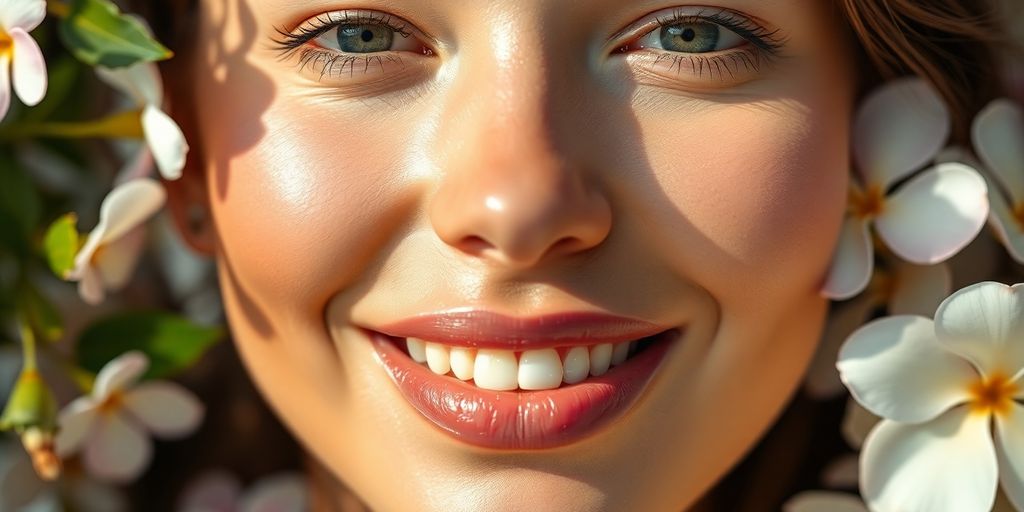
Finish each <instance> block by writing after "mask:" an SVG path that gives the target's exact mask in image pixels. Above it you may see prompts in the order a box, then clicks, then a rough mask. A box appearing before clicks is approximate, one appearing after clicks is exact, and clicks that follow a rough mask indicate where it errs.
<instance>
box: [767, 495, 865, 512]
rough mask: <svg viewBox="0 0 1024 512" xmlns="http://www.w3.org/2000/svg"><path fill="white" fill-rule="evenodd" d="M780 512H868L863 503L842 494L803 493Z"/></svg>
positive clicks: (851, 496) (793, 498)
mask: <svg viewBox="0 0 1024 512" xmlns="http://www.w3.org/2000/svg"><path fill="white" fill-rule="evenodd" d="M782 512H868V508H867V507H865V506H864V502H862V501H861V500H860V499H858V498H857V497H856V496H853V495H850V494H846V493H842V492H828V491H804V492H802V493H800V494H797V495H796V496H794V497H792V498H790V499H789V501H787V502H786V503H785V504H784V505H783V506H782Z"/></svg>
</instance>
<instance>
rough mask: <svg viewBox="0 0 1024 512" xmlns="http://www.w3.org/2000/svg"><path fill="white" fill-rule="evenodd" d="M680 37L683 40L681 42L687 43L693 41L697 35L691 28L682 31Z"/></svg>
mask: <svg viewBox="0 0 1024 512" xmlns="http://www.w3.org/2000/svg"><path fill="white" fill-rule="evenodd" d="M680 37H682V38H683V41H686V42H687V43H689V42H691V41H693V38H695V37H697V33H696V32H694V31H693V29H692V28H687V29H686V30H684V31H683V33H682V35H681V36H680Z"/></svg>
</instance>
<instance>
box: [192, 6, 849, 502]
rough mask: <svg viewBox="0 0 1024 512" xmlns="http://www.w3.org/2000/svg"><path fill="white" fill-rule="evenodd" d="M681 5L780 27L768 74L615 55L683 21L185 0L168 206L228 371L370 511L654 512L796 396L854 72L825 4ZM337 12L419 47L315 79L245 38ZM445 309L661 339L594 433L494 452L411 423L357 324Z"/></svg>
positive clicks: (701, 482)
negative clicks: (215, 314)
mask: <svg viewBox="0 0 1024 512" xmlns="http://www.w3.org/2000/svg"><path fill="white" fill-rule="evenodd" d="M707 4H709V5H710V6H711V7H714V8H715V9H704V10H701V9H690V11H702V12H703V11H714V12H717V11H720V10H721V9H719V8H728V9H731V10H734V11H735V12H736V13H739V14H740V15H741V16H744V17H748V18H749V19H751V20H754V21H755V22H756V23H757V24H758V25H760V26H763V27H764V28H765V29H766V30H765V32H770V31H773V30H776V29H777V30H779V32H778V33H777V35H778V36H780V37H781V36H784V38H785V41H784V44H783V48H782V49H781V53H782V54H783V55H785V57H783V58H778V59H772V60H760V61H758V62H756V64H758V68H757V69H756V70H755V69H754V68H753V67H752V66H747V65H741V64H742V62H740V64H739V65H735V66H734V67H735V69H726V70H723V69H722V67H721V62H719V63H718V66H717V68H716V69H717V71H711V69H712V67H714V66H715V64H714V63H713V62H711V61H708V65H707V66H701V64H702V63H704V61H703V60H699V59H698V60H692V61H691V60H689V59H684V60H678V61H677V60H673V59H672V58H671V57H669V58H664V59H663V60H661V61H658V62H657V63H655V62H656V58H655V57H653V56H652V55H653V54H651V53H645V52H651V51H652V50H642V49H637V48H636V47H635V46H634V47H630V46H629V45H630V43H635V42H637V41H639V40H640V39H641V38H644V36H645V35H647V34H648V33H649V31H650V30H657V29H658V27H657V26H653V25H650V22H651V20H652V19H655V18H656V16H659V15H660V16H664V15H666V13H668V12H671V10H672V8H674V7H679V6H682V5H686V4H682V3H680V4H673V3H670V2H655V1H638V2H616V1H612V0H586V1H574V2H570V1H560V0H558V1H549V0H528V1H523V0H493V1H487V2H465V1H462V0H435V1H431V2H420V1H415V2H414V1H389V2H384V1H377V0H364V1H360V2H345V1H343V0H333V1H327V0H320V1H315V2H310V1H298V0H217V1H213V0H210V1H205V2H202V6H201V15H200V22H199V27H198V31H197V34H196V40H195V47H194V52H193V53H192V54H191V55H189V56H188V57H186V58H187V59H189V62H190V65H191V66H192V69H191V70H190V73H189V74H187V75H185V76H188V81H187V83H183V84H178V85H177V86H176V88H175V90H176V94H177V96H176V97H175V105H177V106H178V107H179V109H178V115H179V117H180V118H181V119H185V120H186V122H184V125H185V126H186V129H187V130H188V135H189V142H190V143H191V144H192V146H193V154H192V156H193V157H194V158H192V159H191V160H190V166H191V168H190V169H187V170H186V178H185V180H186V181H185V182H184V183H183V184H182V185H178V187H177V189H176V192H175V194H174V196H175V197H176V204H177V205H178V206H177V208H178V209H179V211H184V210H185V206H184V204H185V203H187V202H188V201H190V200H193V201H194V200H196V198H197V197H201V198H202V200H201V201H202V202H205V203H208V206H209V208H210V210H211V215H212V219H213V221H212V225H211V226H210V230H209V235H208V236H209V239H210V245H211V248H212V250H213V251H214V252H215V254H216V257H217V259H218V262H219V265H220V269H221V274H220V276H221V284H222V287H223V290H224V297H225V301H226V306H227V310H228V313H229V317H230V322H231V327H232V331H233V334H234V337H235V342H236V343H237V345H238V347H239V350H240V352H241V354H242V356H243V358H244V360H245V362H246V364H247V365H248V367H249V370H250V372H251V373H252V375H253V378H254V379H255V381H256V382H257V384H258V385H259V386H260V388H261V389H262V391H263V393H264V394H265V396H266V397H267V399H268V400H269V402H270V403H271V404H272V406H273V407H274V408H275V409H276V410H277V412H278V413H279V414H280V416H281V417H282V418H283V420H284V421H285V422H286V423H287V424H288V425H289V427H290V428H291V429H292V430H293V431H294V432H295V434H296V435H297V436H298V438H299V439H300V440H301V441H302V442H303V443H304V444H305V445H306V447H307V448H308V449H309V451H310V452H311V453H312V454H313V455H315V456H316V457H317V458H318V459H319V460H320V461H321V462H322V463H323V464H324V465H325V466H327V468H328V469H329V470H330V471H331V472H333V473H334V474H335V475H336V476H337V477H339V478H340V479H342V480H343V481H344V482H345V484H346V485H347V486H348V487H349V488H351V490H352V491H354V492H355V493H356V494H357V495H358V497H359V498H360V499H361V500H362V501H364V502H365V503H366V504H368V505H369V506H370V507H371V508H372V509H375V510H444V511H451V510H512V509H515V510H544V509H547V510H680V509H681V508H686V507H689V506H691V505H692V504H693V503H695V502H696V500H697V499H698V498H699V497H700V496H701V494H703V493H704V492H705V491H707V490H708V489H709V488H710V487H711V486H712V485H713V484H714V483H715V482H716V481H717V480H718V479H719V478H720V477H721V476H722V475H723V474H724V473H725V472H726V471H727V470H728V468H729V467H730V466H731V465H732V464H734V463H735V462H736V461H737V460H738V459H739V457H740V456H741V455H742V454H743V453H744V452H745V451H746V450H747V449H748V448H750V446H751V445H752V444H753V443H754V442H755V441H756V439H757V437H758V436H759V435H760V434H761V433H762V432H763V431H764V429H765V428H766V427H767V426H768V425H769V424H770V423H771V422H772V420H773V418H774V416H775V415H776V414H777V413H778V411H779V410H780V408H781V407H782V405H783V404H784V402H785V400H786V399H787V398H788V396H789V395H790V393H791V392H792V390H793V389H794V387H795V386H796V383H797V382H798V380H799V378H800V376H801V374H802V372H803V370H804V368H805V366H806V363H807V360H808V358H809V356H810V354H811V352H812V351H813V347H814V342H815V340H816V337H817V333H818V330H819V328H820V323H821V321H822V319H823V315H824V311H825V301H824V300H823V299H821V298H820V297H819V294H818V290H819V287H820V285H821V282H822V278H823V276H824V273H825V270H826V268H827V266H828V262H829V259H830V254H831V251H832V247H833V244H834V242H835V239H836V237H837V234H838V229H839V226H840V221H841V218H842V213H843V209H844V206H845V199H846V183H847V172H848V164H847V161H848V148H847V138H848V130H847V126H848V124H849V120H850V111H851V109H852V104H853V86H852V83H853V79H852V70H851V68H852V59H851V58H850V57H849V54H848V53H847V48H846V47H845V41H844V40H842V37H841V34H843V32H842V31H841V30H840V29H839V28H838V24H839V21H838V20H836V19H834V18H833V16H835V14H834V13H833V10H834V9H833V8H832V6H831V4H830V3H829V2H821V1H819V0H773V1H764V0H756V1H754V0H746V1H739V0H728V1H727V0H714V1H708V2H707ZM354 8H358V9H363V10H368V9H372V10H374V11H376V12H379V13H385V14H391V15H392V16H397V17H399V18H401V20H402V21H403V22H404V23H406V24H407V25H408V27H409V28H410V29H411V30H412V31H413V33H414V36H416V37H420V36H425V37H424V38H423V39H421V42H422V43H423V44H424V45H426V46H428V47H429V48H430V49H431V50H432V52H433V53H432V54H431V55H422V54H415V53H411V52H409V53H404V54H400V55H401V57H402V58H401V62H399V61H398V60H397V59H381V60H380V61H363V60H360V61H358V63H356V64H351V65H349V67H346V68H344V69H343V70H342V71H343V72H342V73H340V74H338V73H330V72H328V73H323V74H321V71H322V70H321V69H320V68H321V67H322V66H319V67H318V66H317V63H316V62H312V63H308V65H307V66H305V67H304V68H302V69H301V70H300V66H299V58H300V56H299V55H298V54H296V53H293V54H291V55H290V56H289V57H287V58H283V59H282V58H281V52H280V51H279V50H278V49H276V48H275V45H274V43H273V42H272V41H273V40H274V39H280V35H279V34H278V33H277V31H276V30H275V29H282V30H285V31H294V30H295V29H296V28H297V27H300V26H302V25H303V24H304V23H306V22H307V20H310V19H312V18H315V17H316V16H317V15H318V14H323V13H328V12H334V11H343V10H346V9H354ZM659 13H660V14H659ZM378 16H379V14H378ZM616 34H619V35H618V36H617V35H616ZM673 37H683V36H679V35H678V34H676V35H675V36H673ZM701 37H705V35H702V36H701ZM395 39H396V40H397V39H402V38H401V37H399V36H396V38H395ZM655 39H657V38H651V37H647V38H646V39H644V40H645V41H648V40H655ZM663 39H665V38H663ZM668 39H670V38H668ZM404 41H408V39H405V40H404ZM721 41H725V43H729V42H730V41H729V38H723V39H721V40H720V43H719V44H722V43H721ZM403 44H404V43H403ZM413 46H414V47H415V46H417V45H413ZM624 46H625V47H627V50H626V51H625V52H623V53H619V52H618V51H617V50H616V49H617V48H620V47H624ZM663 51H664V50H663ZM727 60H729V61H731V62H733V63H734V64H736V62H737V61H735V60H732V59H727ZM698 66H701V67H700V68H699V69H698ZM336 71H337V70H336ZM188 95H192V96H191V98H189V96H188ZM186 102H188V103H186ZM190 180H191V181H190ZM197 191H198V192H197ZM458 307H472V308H478V309H484V310H488V311H492V312H496V313H501V314H505V315H511V316H522V317H530V316H538V315H543V314H552V313H558V312H563V311H598V312H607V313H610V314H615V315H622V316H629V317H633V318H638V319H642V320H645V321H648V322H652V323H655V324H658V325H665V326H685V328H686V334H685V336H684V337H683V338H682V339H681V340H679V342H678V343H676V344H675V345H673V346H672V347H671V349H670V351H669V352H668V353H667V355H666V359H665V360H664V362H663V364H662V366H661V368H660V369H659V370H658V372H657V374H656V375H655V376H654V378H653V380H652V382H651V383H650V385H649V386H648V388H647V389H646V390H645V391H644V393H643V396H641V397H640V399H639V401H638V402H637V403H636V405H635V406H634V407H632V408H631V409H630V410H629V411H628V412H627V413H626V414H625V415H624V416H623V417H621V418H619V419H618V420H617V421H614V422H613V423H611V424H610V425H608V426H606V427H605V428H603V429H602V430H600V431H598V432H596V433H595V434H594V435H591V436H588V437H586V438H585V439H583V440H582V441H579V442H577V443H573V444H570V445H567V446H563V447H560V448H555V449H548V450H533V451H514V452H513V451H492V450H485V449H481V448H476V447H473V446H470V445H467V444H465V443H462V442H460V441H458V440H456V439H453V438H452V437H450V436H448V435H446V434H444V433H443V432H441V431H439V430H438V429H437V428H435V427H434V426H433V425H431V424H430V423H428V422H427V421H425V420H424V419H423V418H422V417H421V416H420V415H419V414H418V413H416V411H415V410H414V409H413V408H412V407H411V406H410V405H409V404H408V403H407V402H406V401H405V400H404V399H403V398H402V397H401V395H400V394H399V393H398V391H397V390H396V387H395V386H394V384H393V383H392V382H391V381H390V380H389V378H388V376H387V375H386V373H385V372H384V371H383V370H382V368H381V366H380V365H379V364H378V363H377V361H376V359H375V356H374V352H373V349H372V348H371V345H370V343H369V342H368V340H367V339H366V337H365V336H363V334H362V333H361V332H360V331H359V330H358V329H357V327H370V328H372V327H373V326H379V325H383V324H386V323H391V322H396V321H399V320H401V319H403V318H407V317H410V316H413V315H417V314H422V313H430V312H437V311H442V310H446V309H449V308H458ZM627 475H628V478H625V477H624V476H627Z"/></svg>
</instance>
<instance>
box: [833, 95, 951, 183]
mask: <svg viewBox="0 0 1024 512" xmlns="http://www.w3.org/2000/svg"><path fill="white" fill-rule="evenodd" d="M951 126H952V124H951V120H950V116H949V110H948V109H947V108H946V105H945V103H944V102H943V101H942V98H941V97H939V95H938V94H937V93H936V92H935V90H934V89H933V88H932V87H931V86H930V85H929V84H928V83H927V82H925V81H924V80H921V79H917V78H910V79H901V80H895V81H892V82H888V83H886V84H885V85H883V86H882V87H880V88H879V89H878V90H876V91H874V92H873V93H872V94H871V95H870V96H869V97H868V98H867V99H866V100H864V102H863V103H862V104H861V106H860V108H859V110H858V112H857V117H856V120H855V121H854V128H853V151H854V157H855V159H856V162H857V167H858V169H859V170H860V172H861V175H862V176H863V177H864V178H865V182H866V183H868V184H877V185H881V186H882V187H883V188H888V186H889V185H891V184H892V183H894V182H896V181H898V180H899V179H900V178H902V177H905V176H907V175H908V174H909V173H910V172H912V171H914V170H917V169H919V168H921V167H922V166H924V164H925V163H927V162H929V161H931V159H932V157H934V156H935V154H936V153H938V152H939V150H940V149H942V147H943V145H944V144H945V143H946V139H947V138H948V137H949V133H950V128H951Z"/></svg>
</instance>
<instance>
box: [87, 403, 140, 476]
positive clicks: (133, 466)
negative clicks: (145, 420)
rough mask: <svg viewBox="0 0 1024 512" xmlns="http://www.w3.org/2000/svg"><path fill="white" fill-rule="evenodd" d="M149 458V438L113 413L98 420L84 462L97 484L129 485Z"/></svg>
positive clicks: (136, 427) (120, 416)
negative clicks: (105, 482) (100, 482)
mask: <svg viewBox="0 0 1024 512" xmlns="http://www.w3.org/2000/svg"><path fill="white" fill-rule="evenodd" d="M152 456H153V444H152V441H150V439H149V437H147V436H146V434H145V433H143V432H142V430H141V429H140V428H139V427H138V426H136V425H133V424H131V423H129V422H128V421H127V420H126V419H125V418H124V417H123V416H122V415H120V414H117V413H113V414H104V415H102V416H100V417H98V418H97V422H96V426H95V428H94V430H93V435H92V436H90V438H89V441H88V444H87V446H86V448H85V459H84V462H85V467H86V469H88V470H89V473H90V474H91V475H93V476H95V477H97V478H99V479H100V480H106V481H109V482H114V483H128V482H131V481H132V480H135V479H136V478H138V476H139V475H141V474H142V473H143V471H145V470H146V466H148V465H149V461H150V459H151V458H152Z"/></svg>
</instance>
